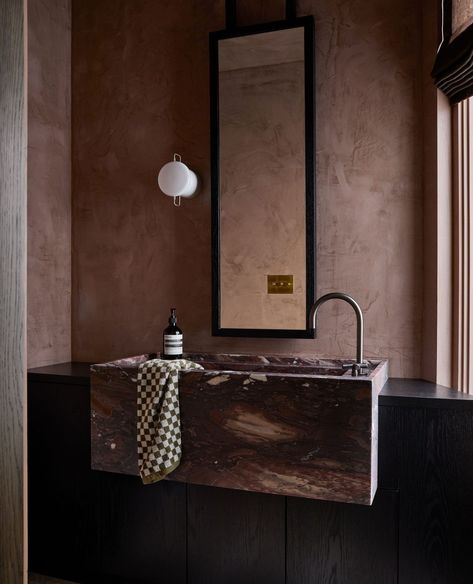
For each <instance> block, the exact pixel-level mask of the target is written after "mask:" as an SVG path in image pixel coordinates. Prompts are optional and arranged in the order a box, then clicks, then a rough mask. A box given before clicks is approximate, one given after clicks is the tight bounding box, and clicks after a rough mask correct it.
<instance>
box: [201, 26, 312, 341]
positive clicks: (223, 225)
mask: <svg viewBox="0 0 473 584" xmlns="http://www.w3.org/2000/svg"><path fill="white" fill-rule="evenodd" d="M313 28H314V25H313V19H312V17H304V18H296V19H291V20H288V21H282V22H275V23H269V24H264V25H258V26H251V27H245V28H238V29H232V30H226V31H221V32H215V33H211V35H210V90H211V139H212V262H213V266H212V268H213V270H212V271H213V307H212V310H213V334H214V335H217V336H245V337H288V338H291V337H292V338H311V337H313V336H314V333H313V331H311V327H310V326H309V322H308V316H309V311H310V308H311V305H312V303H313V302H314V289H315V211H314V209H315V201H314V199H315V193H314V174H315V169H314V40H313Z"/></svg>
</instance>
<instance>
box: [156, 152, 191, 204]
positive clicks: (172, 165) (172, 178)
mask: <svg viewBox="0 0 473 584" xmlns="http://www.w3.org/2000/svg"><path fill="white" fill-rule="evenodd" d="M197 182H198V181H197V175H196V174H195V172H193V171H192V170H191V169H190V168H189V167H188V166H186V165H185V164H184V163H183V162H178V161H176V160H174V161H172V162H168V163H167V164H165V165H164V166H163V167H162V168H161V170H160V171H159V175H158V185H159V188H160V189H161V190H162V191H163V193H164V194H165V195H168V196H169V197H192V196H193V195H194V194H195V192H196V190H197Z"/></svg>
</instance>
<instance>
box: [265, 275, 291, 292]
mask: <svg viewBox="0 0 473 584" xmlns="http://www.w3.org/2000/svg"><path fill="white" fill-rule="evenodd" d="M293 293H294V276H293V275H292V274H291V275H289V276H268V294H293Z"/></svg>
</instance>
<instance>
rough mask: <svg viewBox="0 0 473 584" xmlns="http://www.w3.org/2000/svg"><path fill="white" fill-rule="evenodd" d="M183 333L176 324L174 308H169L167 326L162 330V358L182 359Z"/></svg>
mask: <svg viewBox="0 0 473 584" xmlns="http://www.w3.org/2000/svg"><path fill="white" fill-rule="evenodd" d="M182 345H183V334H182V331H181V329H180V328H179V327H178V326H177V316H176V309H175V308H171V316H170V317H169V326H167V327H166V328H165V329H164V331H163V359H182Z"/></svg>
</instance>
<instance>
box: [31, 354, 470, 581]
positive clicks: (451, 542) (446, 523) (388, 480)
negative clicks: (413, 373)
mask: <svg viewBox="0 0 473 584" xmlns="http://www.w3.org/2000/svg"><path fill="white" fill-rule="evenodd" d="M89 397H90V396H89V377H88V368H87V367H86V366H81V365H74V366H71V365H64V366H53V367H50V368H42V369H41V370H34V371H31V372H30V374H29V396H28V405H29V422H28V426H29V507H30V508H29V516H30V525H29V548H30V549H29V554H30V569H31V570H33V571H35V572H39V573H44V574H49V575H51V576H56V577H62V578H65V579H70V580H74V581H77V582H81V583H85V584H95V583H99V582H100V584H107V583H109V582H110V583H111V582H113V583H117V584H120V583H122V584H160V583H161V582H163V583H164V582H166V583H168V582H169V583H171V584H253V583H254V584H256V583H264V584H266V583H268V584H284V583H287V584H325V583H327V584H328V583H330V584H371V583H376V584H380V583H382V584H391V583H393V584H395V583H398V582H399V583H400V584H414V583H415V584H424V583H425V584H434V583H435V584H437V583H439V584H466V583H468V584H470V583H471V581H472V578H473V556H472V554H471V553H470V549H471V542H472V541H473V400H471V399H468V398H466V397H463V398H462V396H459V395H458V394H454V393H453V392H450V391H448V390H443V389H442V388H438V387H436V386H433V385H432V384H426V383H424V382H415V381H407V380H405V381H402V380H391V381H390V382H389V385H388V387H387V388H386V389H385V390H384V392H383V395H381V396H380V406H379V413H380V419H379V440H380V447H379V452H380V457H379V489H378V493H377V495H376V498H375V501H374V504H373V506H372V507H364V506H358V505H351V504H341V503H328V502H327V503H325V502H319V501H313V500H306V499H302V498H290V497H287V498H286V497H282V496H275V495H263V494H259V493H247V492H242V491H233V490H227V489H217V488H212V487H203V486H197V485H185V484H182V483H181V484H179V483H174V482H171V481H164V482H162V483H158V484H156V485H150V486H143V485H142V484H141V482H140V480H139V479H138V478H137V477H128V476H123V475H115V474H111V473H102V472H98V471H92V470H90V399H89Z"/></svg>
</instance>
